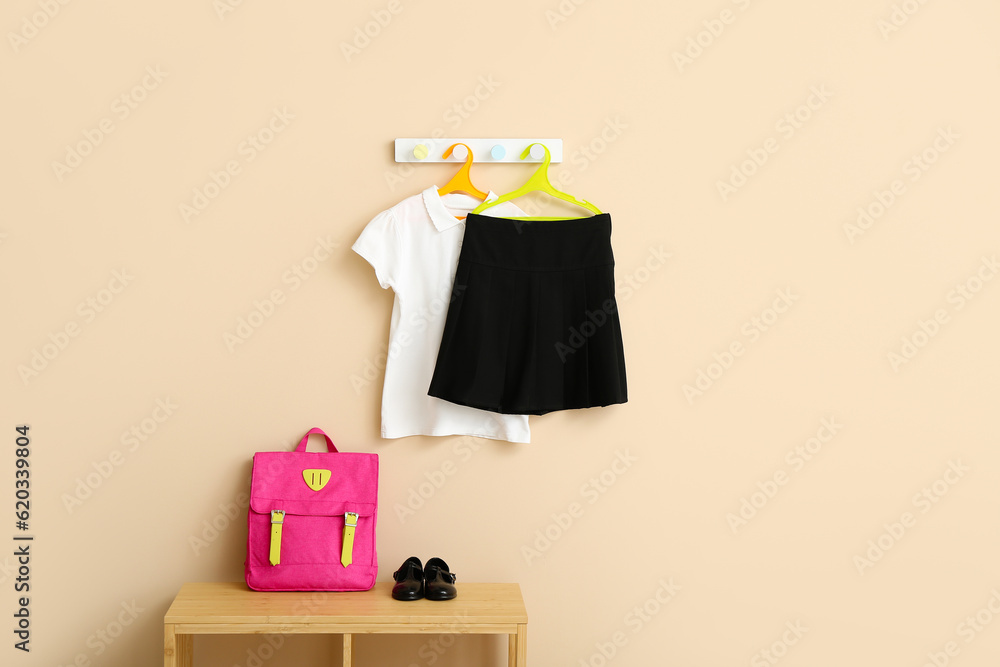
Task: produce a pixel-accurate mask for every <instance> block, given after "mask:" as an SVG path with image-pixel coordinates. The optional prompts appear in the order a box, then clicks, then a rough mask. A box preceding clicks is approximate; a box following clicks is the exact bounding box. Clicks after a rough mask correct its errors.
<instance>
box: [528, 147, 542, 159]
mask: <svg viewBox="0 0 1000 667" xmlns="http://www.w3.org/2000/svg"><path fill="white" fill-rule="evenodd" d="M528 155H530V156H531V159H532V160H541V159H542V158H543V157H545V149H544V148H542V145H541V144H532V145H531V151H529V153H528Z"/></svg>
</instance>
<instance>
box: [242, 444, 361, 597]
mask: <svg viewBox="0 0 1000 667" xmlns="http://www.w3.org/2000/svg"><path fill="white" fill-rule="evenodd" d="M313 433H319V434H321V435H322V436H323V437H324V438H326V442H327V446H328V451H327V452H307V451H306V443H307V442H308V440H309V436H310V435H312V434H313ZM377 517H378V454H364V453H351V452H339V451H338V450H337V448H336V446H334V444H333V441H332V440H330V437H329V436H328V435H327V434H326V433H324V432H323V431H322V430H321V429H318V428H314V429H310V430H309V432H308V433H306V434H305V436H304V437H303V438H302V440H301V441H300V442H299V445H298V447H296V448H295V451H294V452H257V453H256V454H254V457H253V473H252V476H251V480H250V507H249V509H248V510H247V559H246V564H245V565H246V580H247V586H249V587H250V588H252V589H253V590H255V591H365V590H368V589H370V588H371V587H372V586H374V585H375V576H376V575H377V574H378V559H377V557H376V555H375V523H376V519H377Z"/></svg>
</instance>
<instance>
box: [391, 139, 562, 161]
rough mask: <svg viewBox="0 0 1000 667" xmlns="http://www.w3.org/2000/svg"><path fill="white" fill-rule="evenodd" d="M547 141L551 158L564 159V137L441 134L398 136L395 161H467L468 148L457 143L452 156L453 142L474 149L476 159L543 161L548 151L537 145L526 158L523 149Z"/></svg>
mask: <svg viewBox="0 0 1000 667" xmlns="http://www.w3.org/2000/svg"><path fill="white" fill-rule="evenodd" d="M535 143H538V144H545V147H546V148H548V149H549V153H550V154H551V155H552V162H562V156H563V155H562V154H563V146H562V139H461V138H450V137H441V138H437V139H432V138H429V137H416V138H407V139H400V138H397V139H396V162H465V159H466V158H467V157H468V155H467V153H466V151H465V149H464V148H463V147H461V146H456V147H455V150H454V152H453V153H452V154H451V156H450V157H448V158H444V157H442V156H443V155H444V152H445V150H447V148H448V147H449V146H451V145H452V144H465V145H467V146H468V147H469V148H470V149H471V150H472V158H473V162H520V163H522V164H523V163H525V162H541V161H542V158H543V157H545V151H543V150H542V147H541V146H534V147H532V149H531V154H530V155H529V156H528V157H526V158H525V159H524V160H522V159H521V153H522V152H524V149H525V148H527V147H528V146H530V145H531V144H535Z"/></svg>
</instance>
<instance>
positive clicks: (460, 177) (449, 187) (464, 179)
mask: <svg viewBox="0 0 1000 667" xmlns="http://www.w3.org/2000/svg"><path fill="white" fill-rule="evenodd" d="M455 146H465V144H452V145H451V146H448V150H446V151H445V152H444V156H443V157H445V158H448V157H451V153H452V151H453V150H455ZM465 149H466V150H467V151H469V155H468V156H467V157H466V158H465V164H464V165H462V168H461V169H459V170H458V173H457V174H455V175H454V176H452V178H451V180H450V181H448V183H446V184H445V186H444V187H443V188H439V189H438V194H439V195H441V196H444V195H446V194H448V193H449V192H459V191H461V192H467V193H468V194H470V195H472V196H473V197H477V198H479V199H486V197H488V196H489V195H487V194H486V193H485V192H483V191H482V190H480V189H479V188H477V187H476V186H475V185H473V184H472V180H471V179H470V178H469V169H471V168H472V149H471V148H469V147H468V146H465Z"/></svg>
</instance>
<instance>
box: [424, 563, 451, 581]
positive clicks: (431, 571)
mask: <svg viewBox="0 0 1000 667" xmlns="http://www.w3.org/2000/svg"><path fill="white" fill-rule="evenodd" d="M438 575H440V576H441V578H442V579H444V580H445V581H446V582H447V583H449V584H453V583H455V581H456V580H457V579H458V577H456V576H455V575H454V574H453V573H451V572H448V571H447V570H442V569H441V568H439V567H434V566H431V567H429V568H427V569H426V570H425V571H424V576H425V577H426V578H427V579H429V580H430V579H435V578H436V577H437V576H438Z"/></svg>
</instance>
